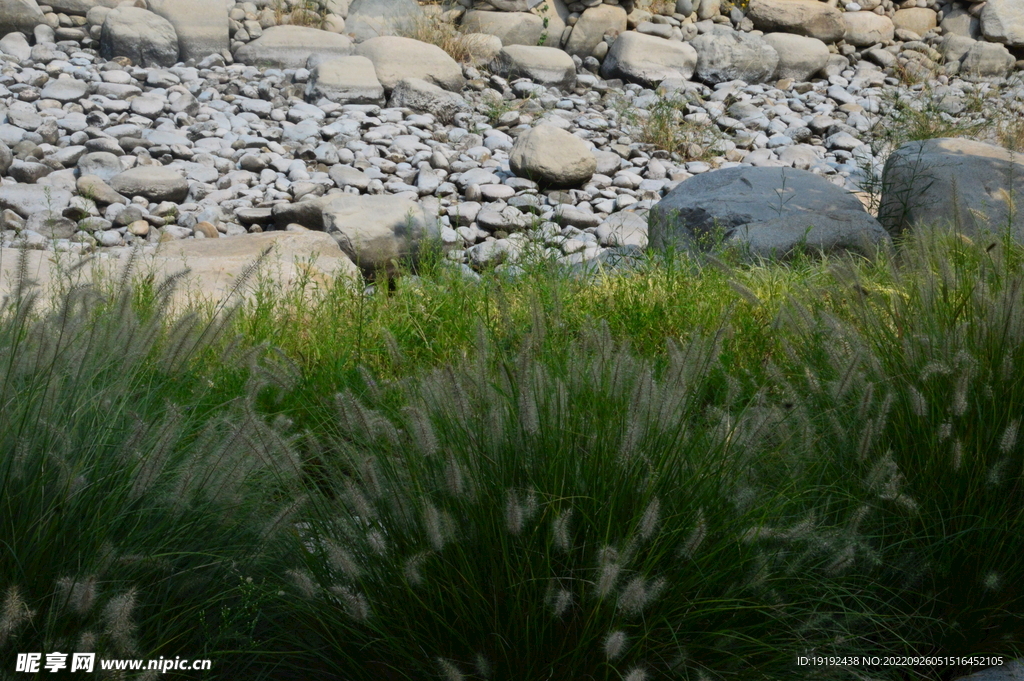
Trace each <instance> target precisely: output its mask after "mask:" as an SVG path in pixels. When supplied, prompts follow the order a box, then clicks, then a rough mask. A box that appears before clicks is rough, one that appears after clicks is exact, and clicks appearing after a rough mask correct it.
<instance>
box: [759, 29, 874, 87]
mask: <svg viewBox="0 0 1024 681" xmlns="http://www.w3.org/2000/svg"><path fill="white" fill-rule="evenodd" d="M872 16H875V15H872ZM764 41H765V42H766V43H768V44H769V45H771V46H772V48H773V49H774V50H775V51H776V52H777V53H778V55H779V65H778V66H777V67H776V69H775V78H792V79H793V80H795V81H798V82H800V81H808V80H810V79H811V78H813V77H814V75H815V74H817V73H818V72H819V71H821V70H822V69H823V68H825V66H826V65H827V64H828V58H829V51H828V45H826V44H825V43H823V42H821V41H820V40H818V39H817V38H808V37H807V36H802V35H796V34H795V33H767V34H765V36H764Z"/></svg>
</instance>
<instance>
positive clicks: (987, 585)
mask: <svg viewBox="0 0 1024 681" xmlns="http://www.w3.org/2000/svg"><path fill="white" fill-rule="evenodd" d="M1022 265H1024V250H1022V248H1021V247H1020V246H1019V245H1016V244H1014V243H1013V242H1012V241H1010V240H1009V239H1008V238H1007V239H1006V240H994V241H991V242H989V241H986V242H978V243H973V242H971V241H969V240H966V239H963V238H959V237H958V236H956V235H936V234H930V235H928V234H926V235H918V236H908V237H906V238H905V239H904V240H903V241H902V242H901V244H900V248H899V249H898V250H896V251H894V252H893V253H892V254H889V253H882V254H880V255H879V257H878V258H877V259H876V260H873V261H868V260H863V259H854V258H851V257H847V258H840V257H827V258H818V259H812V258H808V257H803V256H798V257H796V258H794V259H793V260H792V261H790V262H788V263H785V264H779V263H769V262H761V263H754V264H739V265H729V264H725V263H722V262H717V261H716V262H715V263H714V267H710V268H706V267H703V266H702V264H701V263H700V262H697V261H693V260H690V259H688V258H685V257H681V256H680V257H675V256H672V255H671V254H667V255H665V256H664V257H660V258H652V259H651V261H650V262H649V263H648V264H647V265H646V266H639V267H637V268H636V269H633V270H630V271H628V272H621V273H616V274H612V273H606V274H604V275H601V276H598V277H596V278H593V279H588V280H584V279H581V278H578V277H572V276H569V275H566V274H565V273H564V272H561V271H559V270H556V269H551V268H548V267H547V266H545V265H544V264H539V265H537V266H536V267H534V268H526V270H525V272H524V273H523V274H522V275H521V276H519V277H518V278H511V277H508V276H504V275H502V274H501V273H500V272H484V273H483V274H482V275H481V280H480V281H479V282H471V281H468V280H464V279H462V278H461V277H460V276H459V275H458V274H457V273H454V272H453V271H452V270H451V269H449V268H447V267H445V266H444V265H443V260H441V259H438V260H436V261H432V260H431V259H430V258H427V259H426V261H425V262H422V263H420V265H419V266H418V268H417V270H416V274H415V275H412V274H411V273H407V274H406V276H404V277H402V278H400V279H398V280H397V281H396V282H395V285H394V286H390V285H388V284H387V282H383V281H379V282H377V283H376V289H375V292H374V293H372V294H368V293H367V292H365V291H357V290H354V289H353V288H352V287H348V286H341V285H339V286H338V287H335V288H330V287H327V288H322V289H319V290H318V291H317V292H315V294H312V295H305V296H303V295H301V293H299V292H288V293H282V292H281V291H280V290H279V289H275V288H274V287H273V286H272V282H258V286H257V290H256V291H255V293H254V295H253V296H252V297H251V298H250V299H249V301H248V302H246V303H245V304H244V305H242V306H241V307H239V308H237V309H234V308H231V309H229V310H228V311H227V312H225V313H222V314H217V315H215V316H214V317H212V318H210V319H209V320H208V319H206V318H204V317H203V316H202V315H199V314H196V313H194V314H186V315H183V316H170V315H169V314H168V313H167V312H166V304H165V297H166V291H167V288H166V287H164V288H160V287H157V288H156V289H152V288H151V289H150V290H148V291H146V290H140V289H132V290H129V289H127V288H123V287H122V288H115V289H114V293H113V294H108V295H106V296H101V295H99V294H97V293H96V292H95V291H94V290H91V289H73V290H72V291H70V292H68V294H67V295H66V296H65V298H64V301H63V303H62V304H60V305H56V306H54V308H53V311H52V312H44V311H42V310H35V311H33V308H32V307H31V306H30V305H29V306H26V305H27V304H26V303H22V302H17V301H23V300H25V299H26V294H24V293H18V294H17V295H15V296H14V297H13V298H12V302H11V303H9V304H8V307H6V308H4V315H3V316H2V317H0V350H2V353H0V359H2V360H3V363H2V366H3V370H4V371H5V372H6V373H4V374H2V375H0V391H2V392H0V397H2V401H0V414H2V416H3V420H2V421H0V423H3V424H4V426H3V427H2V428H0V438H3V439H2V440H0V442H2V443H3V447H4V449H3V450H2V451H4V452H5V456H4V458H3V460H2V462H3V466H4V467H3V468H2V469H0V484H2V485H3V486H4V487H3V492H4V495H3V497H0V499H2V500H3V501H2V502H0V504H2V505H0V513H3V516H2V517H3V519H4V523H5V526H6V527H11V528H12V531H13V532H14V534H12V535H11V536H13V537H15V538H16V539H15V540H14V541H11V542H10V546H11V550H10V551H8V552H7V553H5V555H4V558H3V559H2V562H0V569H2V570H3V576H4V580H5V582H4V583H5V585H7V586H5V589H6V591H5V592H4V594H3V596H2V597H3V598H4V599H5V600H4V603H5V604H6V606H7V607H6V609H5V611H4V612H5V613H7V614H8V615H9V617H8V618H7V621H5V623H4V627H2V628H0V630H2V631H4V632H8V639H7V640H6V642H0V646H8V647H6V648H4V650H5V651H6V652H10V651H12V650H15V648H14V647H11V646H16V647H17V649H18V650H25V649H43V650H45V649H51V647H52V646H53V645H58V644H60V645H64V644H66V643H72V644H74V642H75V641H78V640H79V639H80V638H81V637H82V636H84V634H86V633H91V634H93V635H94V638H93V639H87V640H88V641H95V642H96V645H97V647H98V649H102V650H106V651H110V653H111V654H110V656H111V657H114V656H115V655H114V654H113V653H115V652H120V651H122V650H128V649H130V648H133V649H135V650H137V651H138V653H139V656H143V654H144V653H150V654H153V653H155V654H165V655H166V654H168V653H174V654H178V652H179V651H180V652H181V653H182V654H183V655H184V654H188V655H189V656H190V657H199V655H198V654H197V651H202V652H203V654H204V656H210V657H213V658H214V659H215V667H216V666H217V662H216V660H217V659H218V657H217V656H218V655H220V656H221V657H220V659H221V660H222V661H223V662H222V666H220V668H219V674H220V675H221V676H224V677H225V678H231V677H233V676H237V673H238V671H239V670H240V669H241V670H245V673H246V674H247V675H249V676H253V677H256V678H260V677H261V676H262V677H265V678H283V679H290V678H308V677H310V676H314V675H315V676H316V678H328V679H330V678H338V679H346V680H358V679H381V678H385V679H420V678H436V677H438V676H442V677H447V678H453V679H454V678H467V677H468V678H495V679H500V678H512V677H515V678H523V679H547V678H555V677H571V678H594V679H619V678H622V677H626V678H633V679H639V678H668V679H696V678H702V677H703V678H718V679H748V678H762V679H780V680H781V679H792V678H813V679H823V678H835V679H854V678H864V677H865V675H870V677H871V678H876V679H887V680H891V681H903V680H906V679H920V678H924V679H935V680H936V681H940V680H941V681H947V680H948V679H952V678H955V677H956V676H958V675H959V674H961V673H962V672H965V671H968V670H966V669H958V668H955V667H926V666H922V667H918V668H893V667H879V668H865V667H863V666H862V667H857V668H839V667H835V668H823V667H799V666H797V665H796V664H795V662H794V661H795V659H796V658H797V656H800V655H830V654H835V655H876V654H878V653H879V651H885V654H893V655H969V654H979V655H986V654H988V655H1006V656H1014V655H1019V654H1021V653H1022V652H1024V651H1022V648H1024V644H1022V642H1021V638H1022V636H1024V626H1022V622H1021V619H1020V616H1019V613H1020V612H1022V611H1024V596H1022V593H1021V591H1020V589H1019V586H1018V585H1019V584H1020V583H1022V581H1024V567H1022V565H1024V564H1022V563H1021V561H1020V560H1019V558H1018V556H1019V554H1020V553H1021V551H1022V549H1024V545H1022V543H1024V539H1022V538H1024V496H1022V494H1024V478H1022V476H1024V442H1022V440H1024V438H1022V437H1021V433H1020V418H1021V417H1020V414H1019V413H1018V412H1019V411H1020V410H1019V409H1018V408H1017V407H1016V405H1020V404H1024V385H1022V384H1021V382H1020V381H1019V380H1016V378H1017V377H1018V376H1019V374H1020V372H1021V370H1022V369H1024V299H1022V298H1024V266H1022ZM232 310H234V311H232ZM271 339H272V340H273V341H274V344H275V345H276V347H277V350H276V351H275V350H273V349H271V348H270V347H269V344H268V343H267V342H265V341H268V340H271ZM8 424H11V425H8ZM182 490H184V491H185V492H184V493H183V492H182ZM26 509H28V510H26ZM83 538H84V539H83ZM109 546H113V547H114V548H113V549H110V548H109ZM249 578H251V581H250V580H249ZM169 604H170V605H169ZM129 606H130V607H129ZM118 613H120V614H118ZM115 615H116V616H115ZM115 620H116V621H117V622H121V623H128V624H124V626H122V627H121V628H120V629H118V631H120V632H121V633H117V632H115V629H116V627H114V626H113V624H112V623H113V622H114V621H115ZM128 644H132V645H131V646H129V645H128ZM66 647H70V646H66ZM57 649H63V648H57ZM207 653H208V655H207ZM117 656H120V655H117Z"/></svg>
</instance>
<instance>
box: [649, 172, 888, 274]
mask: <svg viewBox="0 0 1024 681" xmlns="http://www.w3.org/2000/svg"><path fill="white" fill-rule="evenodd" d="M649 238H650V247H651V248H655V249H664V248H667V247H677V248H684V249H687V250H704V249H708V248H713V247H716V246H718V245H735V246H738V247H740V248H741V249H749V251H750V252H751V253H753V254H755V255H763V256H766V257H778V256H784V255H786V254H788V253H790V252H791V251H792V250H794V249H796V248H799V247H801V246H806V247H810V248H812V249H815V250H823V251H842V250H850V251H858V252H864V253H869V252H870V251H871V250H872V248H873V246H874V245H877V244H879V243H881V242H883V241H886V240H887V239H888V235H887V234H886V232H885V230H884V229H882V226H881V225H880V224H879V223H878V221H877V220H875V219H874V218H873V217H871V215H870V214H868V213H867V211H865V210H864V207H863V205H862V204H861V202H860V200H859V199H858V198H857V197H856V195H854V194H853V193H852V192H848V191H846V190H845V189H842V188H840V187H837V186H836V185H834V184H832V183H831V182H829V181H828V180H826V179H824V178H822V177H820V176H818V175H814V174H813V173H809V172H806V171H803V170H795V169H792V168H750V167H735V168H726V169H722V170H714V171H711V172H708V173H703V174H701V175H697V176H695V177H692V178H690V179H688V180H684V181H683V182H680V183H679V184H678V185H677V186H676V187H675V189H673V190H672V191H670V192H669V193H668V194H667V195H665V197H664V198H663V199H662V200H661V201H659V202H658V203H656V204H655V205H654V207H653V208H652V209H651V213H650V227H649Z"/></svg>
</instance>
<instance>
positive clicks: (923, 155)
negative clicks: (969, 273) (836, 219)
mask: <svg viewBox="0 0 1024 681" xmlns="http://www.w3.org/2000/svg"><path fill="white" fill-rule="evenodd" d="M882 187H883V191H882V203H881V206H880V208H879V211H878V218H879V220H881V221H882V224H883V225H885V228H886V229H887V230H889V231H890V232H891V233H893V234H896V233H898V232H902V231H903V230H906V229H911V228H920V227H932V226H938V227H942V226H954V227H956V228H957V229H958V230H959V231H961V232H963V233H965V234H968V235H974V234H978V233H980V232H985V231H990V232H1002V231H1004V230H1006V229H1007V228H1009V229H1010V232H1011V233H1012V235H1013V236H1014V237H1015V238H1016V239H1017V240H1018V241H1024V211H1021V210H1019V209H1017V208H1015V205H1014V204H1015V201H1016V197H1019V196H1022V195H1024V159H1021V158H1020V156H1018V155H1015V154H1013V153H1011V152H1009V151H1007V150H1006V149H1004V148H1002V147H997V146H993V145H991V144H985V143H983V142H975V141H973V140H965V139H956V138H940V139H930V140H925V141H922V142H908V143H907V144H904V145H903V146H901V147H900V148H899V149H897V150H896V151H895V152H893V153H892V154H890V155H889V158H888V160H886V162H885V168H884V169H883V172H882Z"/></svg>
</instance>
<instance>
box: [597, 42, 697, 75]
mask: <svg viewBox="0 0 1024 681" xmlns="http://www.w3.org/2000/svg"><path fill="white" fill-rule="evenodd" d="M696 68H697V50H695V49H694V48H693V46H692V45H690V44H689V43H685V42H675V41H670V40H664V39H662V38H657V37H655V36H651V35H644V34H643V33H637V32H636V31H626V32H625V33H622V34H621V35H620V36H619V37H618V38H616V40H615V42H614V43H612V47H611V49H610V50H608V55H607V56H606V57H605V59H604V63H603V64H602V65H601V76H602V77H604V78H621V79H623V80H625V81H629V82H631V83H640V84H641V85H644V86H646V87H656V86H657V85H658V84H660V83H661V81H663V80H665V79H667V78H676V79H680V80H690V78H692V77H693V72H694V70H695V69H696Z"/></svg>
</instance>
